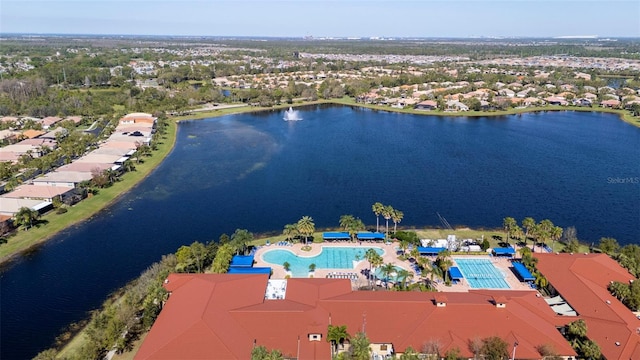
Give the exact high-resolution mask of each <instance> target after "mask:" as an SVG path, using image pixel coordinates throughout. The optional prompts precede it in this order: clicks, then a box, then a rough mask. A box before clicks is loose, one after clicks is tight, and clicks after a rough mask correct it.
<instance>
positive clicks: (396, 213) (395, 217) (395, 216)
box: [391, 209, 404, 234]
mask: <svg viewBox="0 0 640 360" xmlns="http://www.w3.org/2000/svg"><path fill="white" fill-rule="evenodd" d="M402 218H404V213H403V212H402V211H400V210H397V209H394V210H393V212H392V213H391V220H392V221H393V233H394V234H395V233H396V232H398V231H397V230H398V224H399V223H400V221H402Z"/></svg>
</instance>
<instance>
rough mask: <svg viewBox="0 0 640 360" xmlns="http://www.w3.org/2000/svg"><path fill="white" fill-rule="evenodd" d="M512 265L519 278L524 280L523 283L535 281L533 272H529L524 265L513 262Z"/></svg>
mask: <svg viewBox="0 0 640 360" xmlns="http://www.w3.org/2000/svg"><path fill="white" fill-rule="evenodd" d="M512 264H513V268H514V269H516V272H517V273H518V276H519V277H520V279H522V281H533V280H535V278H534V277H533V275H531V272H529V269H527V267H526V266H524V265H523V264H522V263H519V262H513V263H512Z"/></svg>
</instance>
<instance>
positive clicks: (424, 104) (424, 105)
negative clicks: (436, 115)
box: [415, 100, 438, 110]
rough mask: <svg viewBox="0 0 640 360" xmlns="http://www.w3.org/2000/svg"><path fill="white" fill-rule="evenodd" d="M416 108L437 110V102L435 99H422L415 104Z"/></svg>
mask: <svg viewBox="0 0 640 360" xmlns="http://www.w3.org/2000/svg"><path fill="white" fill-rule="evenodd" d="M415 109H416V110H437V109H438V102H437V101H435V100H424V101H421V102H419V103H417V104H416V106H415Z"/></svg>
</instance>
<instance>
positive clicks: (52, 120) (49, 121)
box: [42, 116, 62, 130]
mask: <svg viewBox="0 0 640 360" xmlns="http://www.w3.org/2000/svg"><path fill="white" fill-rule="evenodd" d="M60 121H62V118H60V117H57V116H47V117H46V118H44V119H42V128H43V129H45V130H47V129H49V128H50V127H51V126H52V125H54V124H56V123H58V122H60Z"/></svg>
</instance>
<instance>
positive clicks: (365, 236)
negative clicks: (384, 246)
mask: <svg viewBox="0 0 640 360" xmlns="http://www.w3.org/2000/svg"><path fill="white" fill-rule="evenodd" d="M384 237H385V236H384V234H383V233H379V232H368V231H361V232H359V233H358V240H384Z"/></svg>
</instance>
